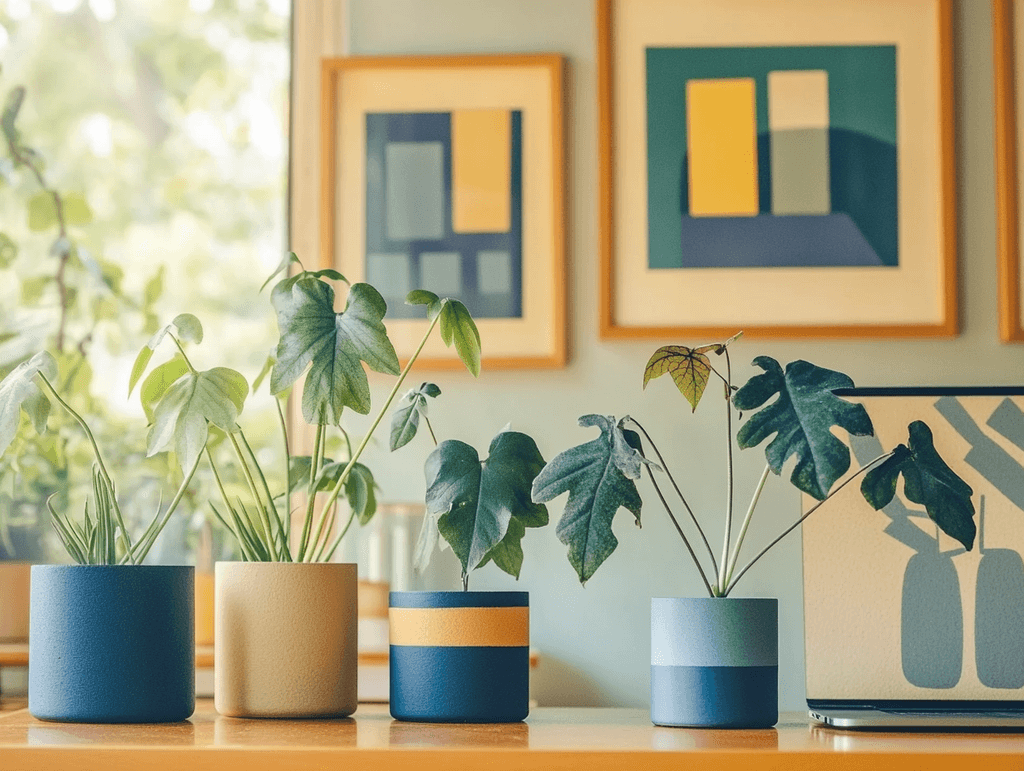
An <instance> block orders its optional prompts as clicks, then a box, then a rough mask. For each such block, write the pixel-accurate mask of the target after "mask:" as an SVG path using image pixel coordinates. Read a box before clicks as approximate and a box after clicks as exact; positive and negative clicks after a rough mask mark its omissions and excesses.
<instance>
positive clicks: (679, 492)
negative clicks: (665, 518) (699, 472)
mask: <svg viewBox="0 0 1024 771" xmlns="http://www.w3.org/2000/svg"><path fill="white" fill-rule="evenodd" d="M629 422H630V423H632V424H633V425H634V426H636V427H637V428H639V429H640V432H641V433H642V434H643V435H644V438H645V439H647V443H648V444H649V445H651V449H652V450H654V454H655V455H657V456H658V462H659V463H661V467H662V468H663V469H665V475H666V476H667V477H668V479H669V481H670V482H671V483H672V487H674V488H675V491H676V495H678V496H679V500H681V501H682V502H683V508H684V509H686V513H687V514H689V515H690V519H691V520H692V521H693V524H694V526H696V528H697V532H698V533H700V538H701V540H702V541H703V542H704V548H705V549H707V550H708V556H709V557H711V567H712V570H713V571H714V573H715V575H717V574H718V560H716V559H715V551H714V549H712V548H711V544H710V543H708V538H707V536H706V535H705V534H704V528H702V527H701V526H700V522H698V521H697V516H696V515H695V514H694V513H693V509H691V508H690V504H689V503H687V502H686V498H684V497H683V493H682V490H680V489H679V485H677V484H676V480H675V477H673V476H672V472H671V471H669V468H668V464H667V463H665V459H664V458H663V457H662V455H661V451H660V450H659V449H658V445H656V444H655V443H654V440H653V439H651V435H650V434H648V433H647V429H645V428H644V427H643V426H641V425H640V423H638V422H637V420H636V418H633V417H631V418H630V419H629ZM665 508H666V510H668V506H667V505H666V507H665ZM668 515H669V516H670V517H672V522H673V523H674V524H675V526H676V530H679V533H680V534H682V530H681V529H680V527H679V523H678V522H676V518H675V516H674V515H673V514H672V511H671V510H668ZM698 567H699V565H698Z"/></svg>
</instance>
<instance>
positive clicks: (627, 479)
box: [533, 415, 645, 584]
mask: <svg viewBox="0 0 1024 771" xmlns="http://www.w3.org/2000/svg"><path fill="white" fill-rule="evenodd" d="M579 424H580V425H581V426H597V427H598V428H600V429H601V435H600V436H599V437H598V438H597V439H594V440H592V441H589V442H587V443H585V444H581V445H577V446H576V447H572V448H570V449H568V450H566V451H565V452H563V453H561V454H560V455H557V456H556V457H555V458H554V459H553V460H552V461H551V462H550V463H548V464H547V465H546V466H545V467H544V469H543V470H542V471H541V472H540V474H538V476H537V478H536V479H535V480H534V483H533V500H535V501H537V502H540V503H547V502H548V501H550V500H552V499H554V498H556V497H558V496H559V495H561V494H562V493H564V492H568V493H569V500H568V501H567V502H566V504H565V510H564V512H563V514H562V519H561V520H560V521H559V523H558V528H557V530H556V531H555V534H556V535H557V536H558V540H560V541H561V542H562V543H564V544H566V545H567V546H568V547H569V562H570V564H572V566H573V567H574V568H575V569H576V573H577V574H578V575H579V577H580V583H583V584H585V583H586V582H587V581H589V580H590V577H591V576H593V575H594V572H595V571H596V570H597V569H598V568H599V567H600V566H601V563H602V562H604V561H605V560H606V559H607V558H608V556H609V555H610V554H611V553H612V552H613V551H615V547H616V546H618V544H619V542H618V539H616V537H615V535H614V533H612V519H613V518H614V517H615V514H616V512H618V510H619V508H620V507H622V508H625V509H628V510H629V511H630V512H632V514H633V516H634V517H635V518H636V523H637V524H638V525H639V524H640V510H641V508H642V506H643V501H641V499H640V493H639V492H637V489H636V484H635V483H634V481H633V480H634V479H638V478H639V477H640V474H641V472H642V469H643V465H644V463H645V460H644V458H643V456H642V455H641V453H640V447H641V445H640V437H639V436H638V435H637V434H636V432H634V431H629V430H626V429H623V428H622V421H619V422H616V420H615V418H614V417H606V416H604V415H584V416H583V417H581V418H580V419H579Z"/></svg>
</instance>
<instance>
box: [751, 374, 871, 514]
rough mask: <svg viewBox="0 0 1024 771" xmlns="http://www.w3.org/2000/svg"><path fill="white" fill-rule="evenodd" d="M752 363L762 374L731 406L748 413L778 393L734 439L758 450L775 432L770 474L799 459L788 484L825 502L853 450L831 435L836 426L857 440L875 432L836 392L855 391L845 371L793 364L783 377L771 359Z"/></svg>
mask: <svg viewBox="0 0 1024 771" xmlns="http://www.w3.org/2000/svg"><path fill="white" fill-rule="evenodd" d="M754 364H755V365H756V366H758V367H760V368H761V369H763V370H764V371H765V372H764V374H762V375H755V376H754V377H752V378H751V379H750V380H749V381H747V384H746V385H744V386H743V387H742V388H740V389H739V390H738V391H737V392H736V393H735V394H733V404H735V405H736V408H737V409H738V410H742V411H748V410H754V409H757V408H758V407H761V405H763V404H764V403H765V402H767V401H768V400H769V399H771V398H772V397H773V396H775V395H778V398H777V399H775V401H773V402H772V403H771V404H769V405H768V406H766V407H764V408H763V409H760V410H758V411H757V412H754V413H753V414H751V415H750V416H749V418H748V419H747V422H746V423H744V424H743V426H742V427H741V428H740V430H739V432H738V434H737V435H736V438H737V441H738V442H739V446H740V447H743V448H747V447H756V446H757V445H759V444H761V442H763V441H764V440H765V439H767V438H768V437H769V436H772V435H773V434H774V435H775V438H774V439H773V440H772V441H771V442H770V443H769V444H768V447H767V448H766V449H765V457H766V459H767V461H768V464H769V465H770V466H771V468H772V471H774V472H775V473H776V474H781V473H782V467H783V465H784V464H785V463H786V461H788V460H789V458H791V457H794V456H795V457H796V466H795V467H794V469H793V474H792V476H791V477H790V481H791V482H792V483H793V485H794V486H796V487H797V488H798V489H799V490H802V491H803V492H805V493H807V494H808V495H811V496H813V497H814V498H816V499H818V500H819V501H822V500H824V499H825V498H826V497H827V496H828V493H829V490H831V489H832V485H833V483H835V481H836V480H837V479H839V477H841V476H842V475H843V474H845V473H846V472H847V471H848V470H849V468H850V448H849V447H847V446H846V444H844V443H843V441H842V440H841V439H839V438H838V437H837V436H835V434H833V433H832V427H833V426H839V427H840V428H842V429H844V430H846V431H847V432H848V433H850V434H852V435H854V436H871V435H873V434H874V429H873V428H872V426H871V419H870V418H869V417H868V413H867V411H866V410H865V409H864V407H863V406H862V405H860V404H853V403H852V402H848V401H846V400H844V399H841V398H839V397H838V396H836V395H835V394H834V393H833V391H834V390H836V389H838V388H851V387H853V381H852V380H851V379H850V378H849V377H847V376H846V375H844V374H843V373H841V372H835V371H833V370H829V369H823V368H821V367H817V366H815V365H814V364H811V363H809V362H806V361H794V362H791V363H790V364H789V365H788V366H787V367H786V371H785V373H783V371H782V368H781V367H780V366H779V363H778V362H777V361H775V359H772V358H770V357H768V356H759V357H758V358H756V359H754Z"/></svg>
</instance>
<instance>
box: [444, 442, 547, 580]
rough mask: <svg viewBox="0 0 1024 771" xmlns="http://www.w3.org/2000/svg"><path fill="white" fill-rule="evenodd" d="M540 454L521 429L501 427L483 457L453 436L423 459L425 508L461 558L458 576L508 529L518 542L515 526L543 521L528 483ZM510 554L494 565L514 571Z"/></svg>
mask: <svg viewBox="0 0 1024 771" xmlns="http://www.w3.org/2000/svg"><path fill="white" fill-rule="evenodd" d="M543 466H544V458H543V457H542V456H541V454H540V450H538V449H537V444H536V443H535V442H534V441H533V439H531V438H530V437H529V436H527V435H526V434H521V433H519V432H516V431H503V432H501V433H500V434H498V435H497V436H496V437H494V439H493V440H492V441H491V446H490V448H489V449H488V456H487V459H486V460H484V461H481V460H480V457H479V455H477V452H476V450H475V449H473V447H471V446H470V445H468V444H466V443H465V442H460V441H457V440H449V441H446V442H442V443H441V444H440V445H438V447H437V448H436V449H435V450H434V451H433V452H432V453H431V454H430V456H429V457H428V458H427V462H426V467H425V471H426V477H427V495H426V504H427V513H428V517H437V518H438V519H437V529H438V531H439V533H440V534H441V537H443V538H444V539H445V540H446V541H447V542H448V544H449V545H450V546H451V547H452V551H454V552H455V555H456V556H457V557H458V558H459V562H461V563H462V573H463V576H466V575H468V574H469V572H470V571H471V570H473V569H475V568H477V567H478V566H480V565H481V564H482V563H483V562H484V560H485V559H486V557H487V555H488V553H489V552H490V551H491V550H492V549H494V547H495V546H497V545H498V544H499V543H501V542H502V541H503V540H504V539H505V538H506V537H509V533H512V536H511V537H512V539H513V540H514V541H515V543H516V545H518V542H519V539H521V538H522V532H525V530H521V528H519V527H515V528H512V527H510V522H511V521H512V520H513V519H517V520H518V521H519V524H520V525H522V527H523V528H526V527H540V526H542V525H544V524H547V521H548V514H547V508H546V507H545V506H543V505H541V504H538V503H534V502H533V501H532V500H531V499H530V488H531V485H532V484H533V481H534V479H535V478H536V476H537V474H538V472H539V471H540V470H541V468H542V467H543ZM521 565H522V550H521V549H519V552H518V561H517V560H516V558H515V556H514V555H510V556H509V558H508V559H505V560H503V562H502V563H500V564H499V565H498V566H499V567H501V569H502V570H505V572H507V573H510V574H511V575H514V576H518V575H519V568H520V567H521Z"/></svg>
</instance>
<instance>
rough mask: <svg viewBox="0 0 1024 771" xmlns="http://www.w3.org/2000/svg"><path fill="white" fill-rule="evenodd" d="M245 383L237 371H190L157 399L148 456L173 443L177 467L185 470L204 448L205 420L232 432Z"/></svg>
mask: <svg viewBox="0 0 1024 771" xmlns="http://www.w3.org/2000/svg"><path fill="white" fill-rule="evenodd" d="M248 393H249V384H248V383H247V382H246V380H245V378H244V377H243V376H242V375H241V374H240V373H238V372H235V371H234V370H232V369H227V368H226V367H214V368H213V369H210V370H206V371H204V372H190V373H188V374H187V375H185V376H184V377H183V378H181V379H179V380H178V381H177V382H175V383H174V384H173V385H171V387H170V388H168V389H167V392H166V393H165V394H164V396H163V398H162V399H160V402H159V404H157V406H156V410H155V411H154V415H153V427H152V429H150V432H149V447H148V452H147V455H148V456H153V455H155V454H156V453H158V452H160V451H162V450H164V449H166V448H167V446H168V445H169V444H170V443H171V440H172V439H173V440H174V450H175V454H176V455H177V459H178V465H179V466H180V467H181V470H182V471H187V470H188V469H189V468H191V467H192V464H193V463H195V461H196V458H197V457H198V456H199V453H201V452H202V451H203V448H204V447H205V446H206V440H207V437H208V435H209V427H208V425H207V421H209V422H210V423H213V424H214V425H215V426H217V427H219V428H221V429H223V430H224V431H229V432H230V431H234V430H236V428H237V426H236V425H235V421H236V420H237V418H238V414H239V413H240V412H241V411H242V407H243V405H244V403H245V397H246V396H247V395H248Z"/></svg>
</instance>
